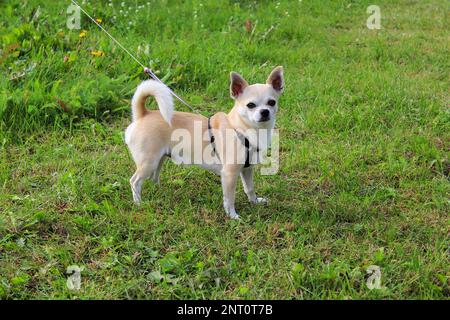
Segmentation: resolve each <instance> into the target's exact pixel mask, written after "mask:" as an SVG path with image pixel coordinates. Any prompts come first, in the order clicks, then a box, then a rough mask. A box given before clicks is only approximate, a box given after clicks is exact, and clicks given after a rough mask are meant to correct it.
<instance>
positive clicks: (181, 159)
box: [125, 67, 284, 219]
mask: <svg viewBox="0 0 450 320" xmlns="http://www.w3.org/2000/svg"><path fill="white" fill-rule="evenodd" d="M283 87H284V76H283V68H282V67H276V68H275V69H274V70H273V71H272V72H271V73H270V75H269V77H268V78H267V81H266V84H253V85H249V84H248V83H247V81H245V80H244V78H242V77H241V76H240V75H239V74H238V73H235V72H232V73H231V85H230V93H231V98H233V99H234V101H235V103H234V107H233V109H231V111H230V112H229V113H228V114H225V113H223V112H219V113H216V114H215V115H214V116H212V117H211V118H206V117H204V116H202V115H199V114H193V113H186V112H174V111H173V99H172V95H171V93H170V91H169V89H168V88H167V87H166V86H165V85H164V84H162V83H160V82H157V81H154V80H146V81H144V82H142V83H141V84H140V85H139V86H138V88H137V89H136V92H135V94H134V96H133V100H132V113H133V122H132V123H131V124H130V125H129V126H128V128H127V129H126V132H125V141H126V143H127V145H128V148H129V149H130V152H131V155H132V157H133V159H134V162H135V163H136V167H137V169H136V172H135V173H134V175H133V176H132V177H131V179H130V184H131V189H132V192H133V199H134V201H135V202H136V203H139V202H140V201H141V189H142V183H143V182H144V180H145V179H147V178H151V179H152V180H153V182H155V183H158V182H159V172H160V170H161V167H162V165H163V163H164V160H165V159H166V158H167V157H170V158H172V160H173V161H174V162H175V163H177V164H196V165H199V166H201V167H203V168H205V169H208V170H211V171H214V172H216V173H218V174H220V175H221V180H222V189H223V206H224V209H225V212H226V213H227V214H228V215H229V216H230V217H231V218H232V219H238V218H239V216H238V214H237V213H236V210H235V207H234V202H235V191H236V183H237V179H238V176H239V175H240V176H241V179H242V184H243V186H244V191H245V193H246V194H247V196H248V198H249V200H250V201H251V202H252V203H266V202H267V201H266V200H265V199H264V198H258V197H257V196H256V194H255V191H254V188H253V168H252V167H253V164H254V163H253V161H252V163H250V161H249V159H250V158H251V159H254V158H255V155H256V158H257V159H258V153H259V152H260V151H262V150H266V149H267V147H268V146H269V145H270V139H271V134H272V129H273V128H274V126H275V116H276V113H277V111H278V98H279V96H280V94H281V93H282V92H283ZM148 96H154V97H155V99H156V102H157V103H158V107H159V111H156V110H155V111H150V110H147V109H146V107H145V101H146V99H147V97H148ZM230 132H231V133H230ZM249 132H250V133H251V132H254V134H249ZM260 133H262V135H260ZM260 136H265V137H266V139H259V138H258V137H260ZM180 138H182V139H184V140H185V142H186V141H187V142H188V143H187V144H184V145H183V146H184V147H183V148H182V150H181V151H180V148H179V145H180V143H179V140H180ZM186 146H187V147H186ZM192 146H194V147H192ZM199 150H200V151H199ZM203 150H206V151H203ZM229 154H232V155H233V156H232V157H231V159H232V160H231V161H230V160H229V158H230V157H228V155H229ZM234 155H236V156H234ZM196 158H197V161H196ZM199 158H200V161H198V159H199ZM257 162H258V161H256V163H257Z"/></svg>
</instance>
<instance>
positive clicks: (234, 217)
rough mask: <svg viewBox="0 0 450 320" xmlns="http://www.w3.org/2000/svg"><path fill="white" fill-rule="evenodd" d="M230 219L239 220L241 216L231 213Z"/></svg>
mask: <svg viewBox="0 0 450 320" xmlns="http://www.w3.org/2000/svg"><path fill="white" fill-rule="evenodd" d="M230 219H232V220H236V221H239V220H241V217H240V216H239V215H238V214H237V213H235V214H233V215H231V214H230Z"/></svg>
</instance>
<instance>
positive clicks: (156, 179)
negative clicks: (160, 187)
mask: <svg viewBox="0 0 450 320" xmlns="http://www.w3.org/2000/svg"><path fill="white" fill-rule="evenodd" d="M165 160H166V156H165V155H164V156H162V157H161V159H159V163H158V167H157V168H156V170H155V171H153V175H152V180H153V182H154V183H155V184H159V173H160V172H161V168H162V166H163V164H164V161H165Z"/></svg>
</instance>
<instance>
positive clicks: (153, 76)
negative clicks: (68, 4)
mask: <svg viewBox="0 0 450 320" xmlns="http://www.w3.org/2000/svg"><path fill="white" fill-rule="evenodd" d="M71 1H72V3H73V4H74V5H76V6H77V7H78V8H80V10H81V11H83V13H84V14H85V15H86V16H87V17H88V18H89V19H91V20H92V22H94V23H95V24H96V25H97V26H98V27H99V28H100V29H101V30H102V31H103V32H104V33H106V34H107V35H108V36H109V37H110V38H111V40H113V41H114V42H115V43H116V44H117V45H118V46H119V47H120V48H121V49H122V50H123V51H125V52H126V53H128V55H129V56H130V57H131V58H133V60H134V61H136V62H137V63H138V64H139V65H140V66H141V67H142V68H144V72H145V73H147V74H148V75H149V76H150V77H152V78H153V79H154V80H156V81H159V82H161V83H162V84H164V85H165V86H166V87H167V88H168V89H169V91H170V93H171V94H172V95H173V96H174V97H175V98H177V99H178V100H179V101H180V102H181V103H183V104H184V105H185V106H186V107H188V108H189V109H191V111H192V112H197V111H195V110H194V108H193V107H192V106H191V105H190V104H189V103H187V102H186V101H184V100H183V99H181V97H179V96H178V95H177V94H176V93H175V92H173V90H172V89H170V88H169V86H168V85H166V84H165V83H164V82H162V81H161V80H160V79H159V78H158V77H157V76H156V75H155V74H154V73H153V71H152V70H151V69H150V68H147V67H146V66H144V65H143V64H142V63H141V62H140V61H139V60H138V59H136V57H135V56H134V55H132V54H131V52H130V51H128V50H127V48H125V47H124V46H123V45H122V44H121V43H120V42H119V41H117V40H116V38H114V37H113V36H112V35H111V34H110V33H109V32H108V31H106V30H105V28H103V27H102V26H101V25H100V23H98V22H97V21H96V20H95V19H94V18H92V17H91V16H90V15H89V13H87V12H86V11H85V10H84V9H83V8H82V7H81V6H80V5H79V4H78V3H76V2H75V1H74V0H71ZM197 113H198V112H197Z"/></svg>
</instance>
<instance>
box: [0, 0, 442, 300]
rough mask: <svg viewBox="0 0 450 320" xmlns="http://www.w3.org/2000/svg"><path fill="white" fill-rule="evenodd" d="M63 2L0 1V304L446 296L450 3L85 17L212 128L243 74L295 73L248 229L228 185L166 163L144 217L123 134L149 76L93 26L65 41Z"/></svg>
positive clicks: (242, 202) (154, 8) (259, 5)
mask: <svg viewBox="0 0 450 320" xmlns="http://www.w3.org/2000/svg"><path fill="white" fill-rule="evenodd" d="M80 2H81V1H80ZM68 3H69V1H66V2H64V1H54V2H53V1H46V2H42V3H41V2H40V1H35V0H29V1H25V2H22V1H18V0H11V1H3V2H2V3H1V4H0V48H1V49H2V51H1V55H0V57H1V59H0V69H1V72H2V77H0V145H1V151H0V159H1V160H0V298H2V299H24V298H31V299H48V298H56V299H72V298H80V299H93V298H98V299H107V298H113V299H117V298H126V299H128V298H129V299H144V298H145V299H148V298H155V299H156V298H157V299H166V298H187V299H201V298H207V299H216V298H222V299H229V298H237V299H252V298H253V299H260V298H267V299H322V298H330V299H381V298H387V299H448V297H449V294H450V289H449V278H450V270H449V267H448V266H449V256H448V246H449V237H448V235H449V222H450V220H449V215H448V212H449V204H450V203H449V198H448V195H449V192H450V184H449V180H448V179H449V171H450V164H449V160H448V154H449V149H450V148H449V144H450V136H449V131H450V125H449V123H450V121H449V120H450V119H449V112H448V101H449V94H448V88H449V76H448V74H449V60H448V57H449V54H450V52H449V51H450V50H449V33H448V23H449V21H448V14H447V12H448V9H449V5H448V3H447V2H445V1H439V0H430V1H384V0H383V1H381V0H379V1H377V2H376V3H374V2H373V1H316V0H314V1H313V0H303V1H280V3H279V4H277V3H276V2H273V3H272V2H270V1H261V2H253V1H241V2H238V1H228V2H222V1H220V2H219V1H212V0H211V1H209V0H204V1H192V2H191V1H186V2H184V3H183V4H180V3H178V1H150V5H149V6H147V5H146V2H142V3H143V4H144V5H145V8H150V9H142V10H141V11H140V12H139V13H137V14H136V15H134V13H133V14H131V13H129V14H128V17H125V16H124V14H123V13H122V14H121V13H120V12H119V9H120V2H116V1H115V2H114V6H113V7H110V6H108V2H106V1H102V2H101V3H100V2H99V3H97V2H93V1H90V3H95V4H85V5H84V6H85V7H86V9H87V10H88V11H89V12H91V13H92V14H93V15H94V16H95V17H100V18H102V20H103V22H102V24H103V25H104V26H105V27H106V28H107V29H108V30H110V32H111V33H112V34H114V35H115V36H116V37H117V38H118V39H119V41H121V42H123V43H124V44H125V46H126V47H127V48H129V49H130V50H131V51H132V52H138V46H139V45H140V46H141V47H145V45H146V44H148V45H149V51H148V52H147V53H146V52H145V51H142V50H141V51H140V52H139V53H138V54H137V55H138V57H139V59H141V60H142V61H143V62H144V63H145V64H146V65H149V66H151V67H152V68H153V69H154V70H156V71H157V72H158V74H159V75H160V76H161V77H163V78H164V79H165V81H166V82H167V83H169V84H170V85H171V86H172V88H173V89H175V91H177V92H178V93H179V94H180V95H182V96H183V97H184V98H185V99H186V100H188V101H189V102H191V103H192V104H194V105H195V106H196V108H198V109H199V110H201V112H202V113H203V114H205V115H211V114H213V113H214V112H217V111H222V110H229V109H230V108H231V106H232V101H231V100H230V99H229V93H228V74H229V72H230V71H231V70H235V71H238V72H240V73H241V74H243V75H244V76H245V77H246V78H247V79H248V80H249V81H250V82H262V81H264V80H265V78H266V77H267V75H268V73H269V72H270V70H271V69H272V68H273V67H274V66H276V65H283V66H284V67H285V74H286V90H285V93H284V95H283V97H282V100H281V110H280V113H279V118H278V120H277V126H278V128H279V129H280V135H281V139H280V140H281V141H280V142H281V151H280V155H281V163H280V171H279V172H278V173H277V174H276V175H273V176H257V177H256V190H257V193H258V194H259V195H261V196H265V197H268V198H269V201H270V203H269V205H267V206H252V205H250V204H248V203H247V201H246V197H245V196H244V194H243V191H242V188H241V187H239V189H238V195H237V202H236V207H237V210H238V212H239V213H240V215H241V217H242V221H240V222H236V221H230V220H229V219H227V218H226V216H225V213H224V212H223V209H222V207H221V203H222V200H221V194H222V192H221V189H220V181H219V178H218V177H216V176H214V175H212V174H210V173H207V172H205V171H202V170H200V169H196V168H182V167H177V166H175V165H173V164H172V163H167V164H166V165H165V167H164V170H163V172H162V175H161V185H160V186H159V187H157V186H154V185H152V184H151V183H150V182H147V183H146V184H145V185H144V192H143V199H144V202H143V205H142V206H140V207H136V206H134V205H133V203H132V196H131V191H130V188H129V184H128V179H129V178H130V176H131V175H132V173H133V170H134V164H133V161H132V160H131V158H130V155H129V153H128V150H127V149H126V146H125V144H124V142H123V131H124V129H125V128H126V126H127V125H128V123H129V122H130V112H129V109H130V107H129V103H130V98H131V95H132V93H133V90H134V89H135V87H136V85H137V84H138V83H139V82H140V81H141V80H142V79H145V76H144V75H143V74H142V73H141V69H140V68H139V66H138V65H137V64H136V63H135V62H133V60H131V59H130V58H129V57H127V56H126V55H125V54H124V53H123V52H122V51H121V50H120V49H119V48H118V47H117V46H115V45H114V44H113V43H111V41H110V40H109V39H108V38H107V37H106V36H105V35H104V34H102V33H101V32H100V31H99V30H98V28H97V27H96V26H95V25H93V24H92V23H89V21H88V20H87V19H86V18H85V17H83V19H82V29H84V30H87V35H86V37H83V38H80V36H79V34H80V32H81V30H69V29H67V28H66V18H67V14H66V8H67V4H68ZM370 4H377V5H379V6H380V8H381V14H382V20H381V24H382V29H381V30H369V29H368V28H366V20H367V18H368V14H367V13H366V8H367V7H368V6H369V5H370ZM38 7H40V9H39V12H40V14H39V15H36V14H35V12H36V9H37V8H38ZM133 7H134V5H133ZM113 10H116V12H114V11H113ZM132 11H133V12H134V8H133V10H132ZM114 16H116V19H114ZM130 16H131V18H130ZM246 20H250V21H251V22H252V30H250V31H247V30H246V28H245V21H246ZM129 21H131V22H132V24H131V25H129ZM272 26H273V28H272ZM128 28H129V29H128ZM13 45H15V46H13ZM92 50H102V51H103V52H104V56H101V57H96V56H93V55H92V54H91V53H90V52H91V51H92ZM65 57H66V58H65ZM11 79H12V80H11ZM150 107H151V108H155V106H154V104H153V103H152V104H151V105H150ZM176 108H177V109H178V110H185V109H184V108H183V106H182V105H180V104H178V105H177V107H176ZM74 264H75V265H78V266H81V267H83V268H84V270H83V271H82V286H81V290H80V291H70V290H69V289H68V288H67V287H66V279H67V274H66V268H67V267H68V266H70V265H74ZM373 264H375V265H378V266H379V267H380V268H381V272H382V289H378V290H377V289H374V290H369V289H368V288H367V287H366V279H367V275H366V269H367V267H368V266H370V265H373Z"/></svg>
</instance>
